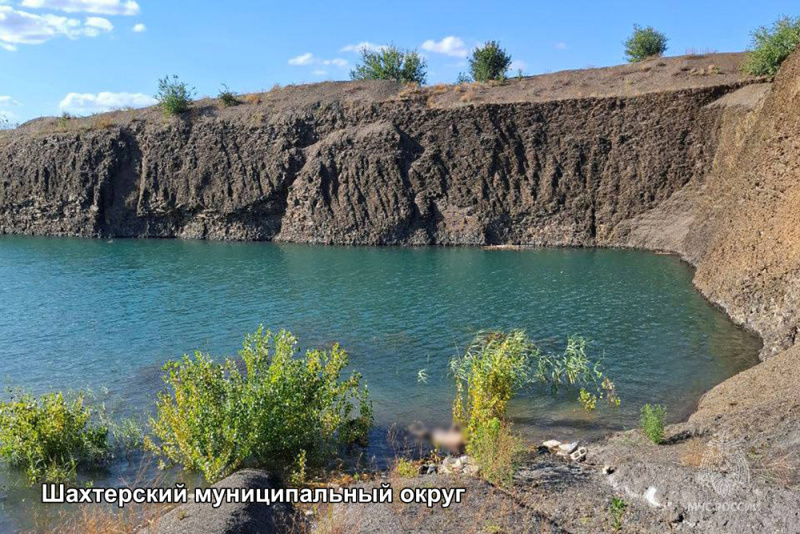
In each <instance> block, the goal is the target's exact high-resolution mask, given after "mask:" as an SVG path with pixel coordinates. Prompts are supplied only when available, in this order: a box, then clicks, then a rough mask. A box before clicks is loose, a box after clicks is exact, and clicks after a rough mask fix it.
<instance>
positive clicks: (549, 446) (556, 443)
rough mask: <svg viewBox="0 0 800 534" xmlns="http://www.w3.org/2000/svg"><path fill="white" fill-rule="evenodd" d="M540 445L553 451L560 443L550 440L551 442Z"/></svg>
mask: <svg viewBox="0 0 800 534" xmlns="http://www.w3.org/2000/svg"><path fill="white" fill-rule="evenodd" d="M542 445H543V446H544V447H546V448H547V449H555V448H556V447H558V446H559V445H561V442H560V441H558V440H555V439H551V440H548V441H545V442H544V443H542Z"/></svg>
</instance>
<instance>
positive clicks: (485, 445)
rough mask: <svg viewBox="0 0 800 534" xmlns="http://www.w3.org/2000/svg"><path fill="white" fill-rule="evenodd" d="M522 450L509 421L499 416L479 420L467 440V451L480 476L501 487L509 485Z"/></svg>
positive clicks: (519, 440)
mask: <svg viewBox="0 0 800 534" xmlns="http://www.w3.org/2000/svg"><path fill="white" fill-rule="evenodd" d="M524 453H525V446H524V445H523V443H522V439H521V438H520V437H519V436H517V435H516V434H514V433H513V432H512V431H511V427H510V425H509V424H508V423H505V422H503V421H500V419H498V418H496V417H495V418H493V419H490V420H489V421H486V422H484V423H481V424H479V425H478V426H477V428H476V429H475V430H474V431H473V433H472V436H471V438H470V440H469V443H468V444H467V454H469V455H470V457H471V458H472V459H473V460H474V461H475V464H476V465H477V466H478V468H479V469H480V473H481V476H482V477H483V478H485V479H486V480H488V481H489V482H491V483H492V484H496V485H498V486H502V487H506V488H507V487H510V486H511V485H512V483H513V479H514V474H515V473H516V472H517V469H518V468H519V464H520V460H521V459H522V456H523V454H524Z"/></svg>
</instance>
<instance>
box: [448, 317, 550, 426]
mask: <svg viewBox="0 0 800 534" xmlns="http://www.w3.org/2000/svg"><path fill="white" fill-rule="evenodd" d="M539 354H540V353H539V349H538V348H537V347H536V346H535V345H534V344H533V343H531V342H530V340H529V339H528V337H527V336H526V335H525V333H524V332H522V331H514V332H510V333H509V334H504V333H489V334H483V335H479V336H478V337H476V339H475V341H474V342H473V343H472V345H471V346H470V347H469V348H468V349H467V352H466V353H465V354H464V355H463V356H461V357H458V358H454V359H453V360H452V361H451V362H450V369H451V372H452V374H453V376H454V377H455V379H456V400H455V402H454V404H453V418H454V419H455V420H456V421H457V422H459V423H460V424H462V425H463V426H464V427H465V428H466V430H467V433H468V434H470V433H472V432H474V431H475V430H476V429H477V428H478V427H479V426H481V425H483V424H485V423H487V422H489V421H491V420H492V419H500V420H505V418H506V412H507V410H508V403H509V402H510V401H511V398H512V397H513V396H514V394H515V393H516V392H517V391H518V390H519V389H520V388H522V387H523V386H525V385H526V384H528V383H529V382H530V380H531V369H532V363H533V362H534V361H535V360H536V359H537V357H538V356H539Z"/></svg>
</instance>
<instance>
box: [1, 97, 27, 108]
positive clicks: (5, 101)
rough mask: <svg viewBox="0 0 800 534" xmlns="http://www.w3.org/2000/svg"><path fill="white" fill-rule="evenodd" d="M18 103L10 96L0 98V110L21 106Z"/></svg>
mask: <svg viewBox="0 0 800 534" xmlns="http://www.w3.org/2000/svg"><path fill="white" fill-rule="evenodd" d="M21 105H22V104H20V103H19V102H18V101H16V100H14V99H13V98H11V97H10V96H0V108H10V107H11V106H21Z"/></svg>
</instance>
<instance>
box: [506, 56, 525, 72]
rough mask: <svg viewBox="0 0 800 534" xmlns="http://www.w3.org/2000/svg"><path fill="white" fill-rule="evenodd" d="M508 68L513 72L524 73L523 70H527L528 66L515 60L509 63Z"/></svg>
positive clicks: (519, 60)
mask: <svg viewBox="0 0 800 534" xmlns="http://www.w3.org/2000/svg"><path fill="white" fill-rule="evenodd" d="M509 68H510V69H511V70H512V71H514V72H517V71H518V70H521V71H524V70H525V69H527V68H528V64H527V63H525V62H524V61H522V60H521V59H515V60H514V61H512V62H511V65H510V66H509Z"/></svg>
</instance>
